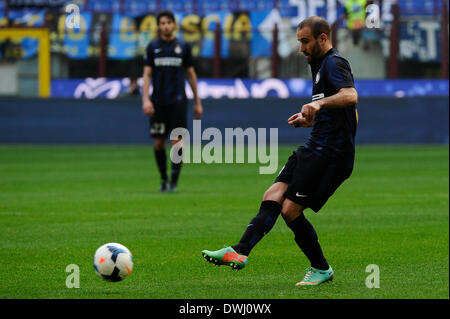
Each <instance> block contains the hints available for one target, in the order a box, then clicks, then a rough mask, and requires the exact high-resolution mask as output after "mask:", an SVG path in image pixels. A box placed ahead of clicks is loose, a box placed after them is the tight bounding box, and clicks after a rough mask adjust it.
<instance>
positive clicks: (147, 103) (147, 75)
mask: <svg viewBox="0 0 450 319" xmlns="http://www.w3.org/2000/svg"><path fill="white" fill-rule="evenodd" d="M151 76H152V68H151V67H150V66H144V72H143V75H142V79H143V81H144V83H143V84H142V111H143V112H144V114H145V115H148V116H153V114H154V113H155V108H154V106H153V103H152V101H151V100H150V96H149V95H148V90H149V89H150V79H151Z"/></svg>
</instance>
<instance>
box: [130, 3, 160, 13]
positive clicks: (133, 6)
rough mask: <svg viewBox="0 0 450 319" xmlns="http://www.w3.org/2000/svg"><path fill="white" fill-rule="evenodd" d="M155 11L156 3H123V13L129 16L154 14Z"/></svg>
mask: <svg viewBox="0 0 450 319" xmlns="http://www.w3.org/2000/svg"><path fill="white" fill-rule="evenodd" d="M157 10H158V8H157V4H156V1H142V0H129V1H125V3H124V11H125V12H126V13H127V14H131V15H141V14H146V13H154V12H156V11H157Z"/></svg>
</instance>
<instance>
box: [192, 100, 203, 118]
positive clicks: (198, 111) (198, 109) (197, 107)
mask: <svg viewBox="0 0 450 319" xmlns="http://www.w3.org/2000/svg"><path fill="white" fill-rule="evenodd" d="M202 115H203V107H202V102H200V101H198V102H195V104H194V118H195V119H196V120H199V119H201V118H202Z"/></svg>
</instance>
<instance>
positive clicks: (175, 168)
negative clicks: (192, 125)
mask: <svg viewBox="0 0 450 319" xmlns="http://www.w3.org/2000/svg"><path fill="white" fill-rule="evenodd" d="M178 155H179V156H182V155H183V149H182V148H180V149H179V150H178ZM182 165H183V161H181V162H179V163H174V162H172V174H171V178H170V184H171V185H174V186H176V185H177V183H178V178H179V177H180V172H181V166H182Z"/></svg>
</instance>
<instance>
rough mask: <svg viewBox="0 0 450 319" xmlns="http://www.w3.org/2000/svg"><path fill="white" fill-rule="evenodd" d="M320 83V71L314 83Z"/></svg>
mask: <svg viewBox="0 0 450 319" xmlns="http://www.w3.org/2000/svg"><path fill="white" fill-rule="evenodd" d="M319 81H320V70H319V72H317V75H316V79H315V80H314V83H315V84H317V83H319Z"/></svg>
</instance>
